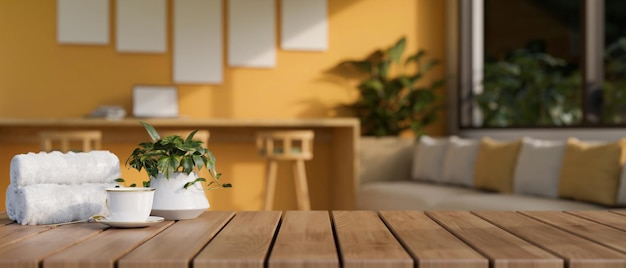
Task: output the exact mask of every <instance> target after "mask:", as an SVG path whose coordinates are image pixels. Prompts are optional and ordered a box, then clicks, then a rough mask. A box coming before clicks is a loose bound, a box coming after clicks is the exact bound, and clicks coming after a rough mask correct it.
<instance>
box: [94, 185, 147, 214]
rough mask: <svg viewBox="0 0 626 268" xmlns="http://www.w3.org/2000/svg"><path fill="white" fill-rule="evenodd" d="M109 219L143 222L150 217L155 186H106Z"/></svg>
mask: <svg viewBox="0 0 626 268" xmlns="http://www.w3.org/2000/svg"><path fill="white" fill-rule="evenodd" d="M105 190H106V192H107V207H108V209H109V213H110V215H109V217H108V220H110V221H116V222H143V221H146V220H148V217H150V211H151V210H152V200H153V198H154V190H155V189H154V188H138V187H119V188H106V189H105Z"/></svg>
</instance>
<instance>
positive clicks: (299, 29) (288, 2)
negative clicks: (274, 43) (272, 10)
mask: <svg viewBox="0 0 626 268" xmlns="http://www.w3.org/2000/svg"><path fill="white" fill-rule="evenodd" d="M280 2H281V23H280V25H281V31H280V33H281V37H280V42H281V45H280V46H281V49H283V50H297V51H326V50H327V49H328V20H327V17H328V11H327V9H328V7H327V6H328V3H327V0H281V1H280Z"/></svg>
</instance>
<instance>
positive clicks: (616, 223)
mask: <svg viewBox="0 0 626 268" xmlns="http://www.w3.org/2000/svg"><path fill="white" fill-rule="evenodd" d="M565 213H567V214H572V215H576V216H578V217H582V218H585V219H588V220H590V221H594V222H598V223H601V224H604V225H608V226H611V227H613V228H617V229H620V230H624V231H626V212H622V211H606V210H577V211H565Z"/></svg>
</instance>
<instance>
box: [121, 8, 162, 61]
mask: <svg viewBox="0 0 626 268" xmlns="http://www.w3.org/2000/svg"><path fill="white" fill-rule="evenodd" d="M116 7H117V8H116V13H115V18H116V28H115V29H116V49H117V51H118V52H126V53H165V52H167V2H166V1H165V0H123V1H117V2H116Z"/></svg>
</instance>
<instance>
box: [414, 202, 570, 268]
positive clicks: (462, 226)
mask: <svg viewBox="0 0 626 268" xmlns="http://www.w3.org/2000/svg"><path fill="white" fill-rule="evenodd" d="M426 214H427V215H428V216H430V217H431V218H433V219H434V220H435V221H437V222H439V223H440V224H442V225H443V226H444V227H445V228H446V229H447V230H448V231H450V232H452V233H453V234H455V235H456V236H457V237H459V238H461V239H462V240H463V241H464V242H465V243H467V244H469V245H470V246H472V247H473V248H474V249H476V250H477V251H478V252H481V253H482V254H483V255H485V256H487V257H488V258H489V259H490V260H491V263H492V267H495V268H499V267H512V266H513V267H516V266H528V267H530V266H532V267H563V264H564V262H563V260H562V259H560V258H558V257H556V256H554V255H552V254H550V253H548V252H546V251H545V250H543V249H541V248H539V247H537V246H535V245H533V244H531V243H529V242H527V241H525V240H523V239H521V238H519V237H517V236H515V235H513V234H511V233H509V232H507V231H505V230H502V229H501V228H498V227H497V226H494V225H493V224H490V223H489V222H487V221H485V220H483V219H481V218H479V217H477V216H475V215H473V214H471V213H470V212H468V211H429V212H426Z"/></svg>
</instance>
